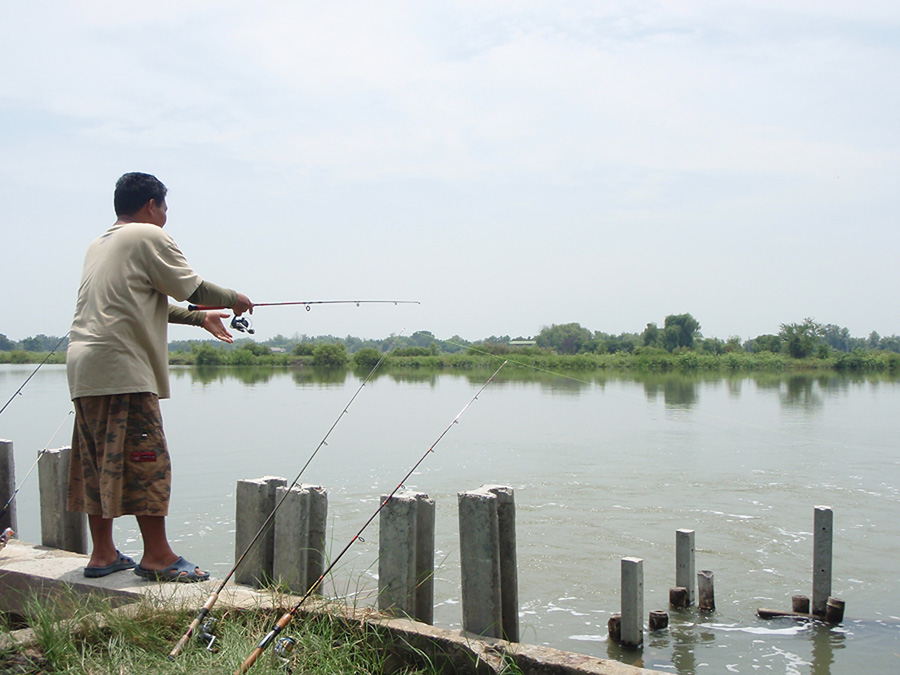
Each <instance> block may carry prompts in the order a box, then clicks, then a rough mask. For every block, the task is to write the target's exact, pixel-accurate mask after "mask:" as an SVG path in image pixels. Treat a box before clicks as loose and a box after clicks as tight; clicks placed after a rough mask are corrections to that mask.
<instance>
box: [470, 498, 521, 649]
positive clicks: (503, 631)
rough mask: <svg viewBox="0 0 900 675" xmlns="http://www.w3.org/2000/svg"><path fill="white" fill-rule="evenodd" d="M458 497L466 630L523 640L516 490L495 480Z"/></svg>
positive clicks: (512, 639)
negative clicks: (493, 482)
mask: <svg viewBox="0 0 900 675" xmlns="http://www.w3.org/2000/svg"><path fill="white" fill-rule="evenodd" d="M458 499H459V542H460V572H461V575H462V605H463V630H465V631H468V632H471V633H477V634H479V635H484V636H487V637H498V638H505V639H507V640H510V641H513V642H517V641H518V639H519V611H518V578H517V577H518V572H517V569H516V567H517V564H516V536H515V503H514V499H513V490H512V488H509V487H504V486H498V485H489V486H484V487H482V488H479V489H478V490H473V491H470V492H461V493H460V494H459V495H458Z"/></svg>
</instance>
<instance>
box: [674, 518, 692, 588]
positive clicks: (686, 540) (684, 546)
mask: <svg viewBox="0 0 900 675" xmlns="http://www.w3.org/2000/svg"><path fill="white" fill-rule="evenodd" d="M694 561H695V546H694V531H693V530H675V586H676V587H679V586H680V587H682V588H686V589H687V604H688V605H693V604H694V596H695V594H694V584H695V582H694V578H695V575H696V571H695V569H694V567H695V562H694Z"/></svg>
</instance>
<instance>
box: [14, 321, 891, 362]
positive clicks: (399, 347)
mask: <svg viewBox="0 0 900 675" xmlns="http://www.w3.org/2000/svg"><path fill="white" fill-rule="evenodd" d="M700 329H701V327H700V322H699V321H698V320H697V319H696V318H694V317H693V316H692V315H691V314H670V315H669V316H667V317H666V318H665V320H664V322H663V325H662V326H658V325H657V324H656V323H648V324H647V325H646V327H645V328H644V330H643V331H642V332H640V333H620V334H618V335H613V334H610V333H605V332H603V331H592V330H590V329H589V328H586V327H584V326H582V325H581V324H580V323H565V324H553V325H550V326H544V327H542V328H541V330H540V332H539V333H538V334H537V335H535V336H531V337H523V336H517V337H515V338H512V337H510V336H509V335H500V336H497V335H492V336H490V337H486V338H483V339H482V340H478V341H474V342H471V341H468V340H465V339H464V338H462V337H460V336H459V335H454V336H452V337H450V338H446V339H439V338H437V337H435V335H434V334H433V333H431V332H430V331H427V330H421V331H416V332H415V333H412V334H411V335H401V336H389V337H385V338H382V339H363V338H359V337H355V336H352V335H347V336H346V337H336V336H333V335H318V336H309V335H294V336H293V337H286V336H284V335H280V334H279V335H276V336H275V337H273V338H269V339H268V340H264V341H260V342H256V341H254V340H251V339H249V338H243V339H239V340H236V341H235V343H234V344H232V345H227V344H223V343H220V342H217V341H215V340H176V341H172V342H170V343H169V354H170V358H171V360H172V362H173V363H197V364H199V365H252V364H260V363H270V364H273V365H285V364H291V363H313V364H316V365H345V364H347V363H349V362H350V361H351V359H353V362H354V363H357V364H360V365H362V364H364V363H366V362H370V361H372V362H374V361H377V359H378V358H380V355H381V354H384V353H385V352H387V351H390V353H391V355H392V357H417V358H418V357H435V356H438V355H454V354H462V353H465V352H473V353H474V352H486V353H489V354H505V353H510V352H513V351H515V352H518V353H529V354H532V355H542V354H543V355H560V356H573V355H612V354H623V355H627V354H634V355H639V354H643V355H647V354H653V353H654V352H658V353H660V354H662V353H663V352H667V353H669V354H673V355H679V354H697V355H712V356H715V355H724V354H760V355H761V354H766V353H769V354H778V355H783V356H784V357H787V358H791V359H829V358H831V359H834V358H835V357H836V356H840V355H848V354H863V353H872V352H891V353H897V354H900V337H898V336H896V335H892V336H890V337H881V336H880V335H879V334H878V333H876V332H874V331H873V332H871V333H870V334H869V336H868V337H865V338H861V337H852V336H851V335H850V331H849V330H848V329H847V328H843V327H841V326H836V325H834V324H821V323H818V322H816V321H814V320H813V319H811V318H806V319H804V320H803V321H802V322H799V323H789V324H788V323H785V324H781V327H780V330H779V331H778V333H777V334H763V335H757V336H756V337H754V338H752V339H750V340H746V341H742V340H741V338H739V337H737V336H732V337H729V338H728V339H726V340H722V339H720V338H713V337H709V338H707V337H703V334H702V333H701V330H700ZM60 340H61V338H60V337H59V336H52V335H43V334H41V335H35V336H33V337H28V338H25V339H23V340H20V341H14V340H11V339H10V338H8V337H7V336H6V335H4V334H3V333H0V362H3V363H26V362H29V361H33V360H34V356H33V355H34V354H35V353H44V354H45V353H47V352H49V351H51V350H52V349H54V348H57V351H58V352H59V353H60V354H59V355H54V359H53V361H51V362H62V360H64V353H65V349H66V343H67V341H66V340H64V341H63V342H62V344H60ZM360 353H361V354H360ZM357 355H358V356H357ZM373 359H374V361H373ZM844 361H846V359H844Z"/></svg>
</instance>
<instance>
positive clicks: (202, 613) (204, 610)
mask: <svg viewBox="0 0 900 675" xmlns="http://www.w3.org/2000/svg"><path fill="white" fill-rule="evenodd" d="M401 334H402V333H401ZM399 339H400V335H397V336H396V337H395V338H394V341H393V342H392V343H391V345H390V346H389V347H388V349H387V351H385V352H384V354H382V355H381V358H380V359H378V362H377V363H376V364H375V365H374V366H373V367H372V369H371V370H370V371H369V374H368V375H367V376H366V378H365V379H364V380H363V381H362V384H360V385H359V387H358V388H357V389H356V391H355V392H354V393H353V396H351V397H350V400H349V401H348V402H347V405H345V406H344V409H343V410H342V411H341V412H340V414H339V415H338V416H337V418H336V419H335V420H334V423H333V424H332V425H331V427H330V428H329V429H328V431H327V432H326V433H325V435H324V436H323V437H322V440H321V441H319V444H318V445H317V446H316V449H315V450H314V451H313V452H312V454H311V455H310V456H309V458H308V459H307V460H306V463H305V464H304V465H303V467H302V468H301V469H300V472H299V473H298V474H297V477H296V478H294V480H293V482H292V483H291V484H290V486H288V488H287V489H286V490H285V491H284V494H283V495H282V496H281V499H280V500H278V503H276V504H275V508H273V509H272V512H271V513H270V514H269V517H268V518H266V520H265V522H263V524H262V525H261V526H260V528H259V530H258V531H257V532H256V534H255V535H254V536H253V539H251V540H250V543H249V544H247V547H246V548H245V549H244V552H243V553H242V554H241V556H240V557H239V558H238V559H237V562H235V563H234V566H232V568H231V570H230V571H229V572H228V574H227V575H226V576H225V578H224V579H223V580H222V581H221V582H220V583H219V585H218V587H217V588H216V590H215V591H213V592H212V594H210V596H209V598H208V599H207V600H206V602H205V603H204V605H203V607H201V608H200V610H199V611H198V612H197V616H196V617H194V620H193V621H192V622H191V624H190V626H188V629H187V631H185V633H184V635H183V636H181V639H180V640H179V641H178V643H177V644H176V645H175V647H173V648H172V651H171V652H170V653H169V660H170V661H171V660H174V658H175V657H176V656H178V654H179V653H181V650H182V649H183V648H184V645H185V644H187V641H188V640H190V638H191V635H192V634H193V633H194V631H195V630H196V629H197V626H199V625H200V622H201V621H203V619H205V618H206V616H207V615H208V614H209V612H210V610H212V608H213V606H214V605H215V604H216V601H217V600H218V599H219V594H220V593H221V592H222V590H223V589H224V588H225V585H226V584H227V583H228V580H229V579H231V577H232V576H234V573H235V572H236V571H237V568H238V567H239V566H240V564H241V563H242V562H243V561H244V558H246V557H247V555H248V554H249V553H250V550H251V549H252V548H253V546H254V545H255V544H256V542H258V541H259V539H260V538H261V537H262V536H263V534H264V533H265V532H266V530H267V529H268V527H269V525H271V523H272V521H273V520H274V519H275V514H276V512H277V511H278V509H279V508H281V505H282V504H283V503H284V501H285V500H286V499H287V498H288V496H289V494H290V491H291V489H292V488H294V487H295V486H296V485H297V484H298V483H299V482H300V478H301V476H303V473H304V472H305V471H306V469H307V467H308V466H309V465H310V464H311V463H312V461H313V459H315V457H316V455H317V454H319V450H321V449H322V448H323V447H324V446H326V445H327V444H328V443H327V441H328V437H329V436H331V432H332V431H334V429H335V427H337V425H338V423H339V422H340V421H341V419H343V417H344V415H346V414H347V412H348V410H349V409H350V406H351V405H353V402H354V401H355V400H356V397H357V396H359V394H360V392H362V390H363V388H364V387H365V386H366V385H367V384H368V383H369V381H370V380H371V379H372V377H373V376H374V375H375V371H376V370H378V368H379V367H380V366H381V364H382V363H383V362H384V360H385V359H386V358H387V355H388V354H389V353H390V352H391V350H392V349H393V348H394V345H395V344H396V343H397V340H399ZM199 637H203V638H204V639H205V640H206V642H207V649H208V650H209V651H213V650H212V643H213V641H214V640H215V638H214V637H213V636H212V635H211V633H210V632H209V631H208V630H204V631H203V632H202V633H201V635H200V636H199Z"/></svg>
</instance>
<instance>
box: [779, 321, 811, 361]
mask: <svg viewBox="0 0 900 675" xmlns="http://www.w3.org/2000/svg"><path fill="white" fill-rule="evenodd" d="M821 329H822V326H820V325H819V324H817V323H816V322H815V321H813V320H812V319H810V318H808V317H807V318H806V319H804V320H803V323H790V324H787V323H783V324H781V330H780V331H779V333H778V336H779V337H780V338H781V339H782V340H783V341H784V349H785V351H787V353H788V355H790V356H792V357H794V358H795V359H803V358H806V357H807V356H812V355H813V354H814V353H815V351H816V347H817V346H818V343H819V341H820V340H821V337H820V335H821Z"/></svg>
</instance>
